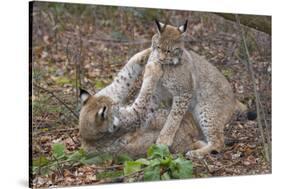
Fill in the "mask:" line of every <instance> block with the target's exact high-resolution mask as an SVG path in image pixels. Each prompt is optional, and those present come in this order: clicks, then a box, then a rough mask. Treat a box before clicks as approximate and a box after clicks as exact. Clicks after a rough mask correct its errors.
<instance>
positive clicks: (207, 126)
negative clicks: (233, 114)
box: [186, 108, 225, 158]
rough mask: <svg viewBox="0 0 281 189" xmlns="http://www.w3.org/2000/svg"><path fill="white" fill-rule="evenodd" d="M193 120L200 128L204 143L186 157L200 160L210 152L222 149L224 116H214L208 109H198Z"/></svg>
mask: <svg viewBox="0 0 281 189" xmlns="http://www.w3.org/2000/svg"><path fill="white" fill-rule="evenodd" d="M195 118H196V120H197V123H198V124H199V127H200V128H201V131H202V134H203V135H204V138H205V140H206V143H205V144H204V143H201V144H202V145H201V146H200V145H199V146H198V147H199V149H196V150H191V151H189V152H187V153H186V156H187V157H188V158H202V157H204V155H206V154H208V153H210V152H212V151H217V152H220V151H221V150H222V149H223V147H224V133H223V128H224V124H225V123H224V121H223V120H224V119H225V118H224V116H221V115H215V114H214V113H213V112H212V111H210V109H208V108H202V109H199V108H198V109H197V112H195ZM198 144H200V142H199V143H198Z"/></svg>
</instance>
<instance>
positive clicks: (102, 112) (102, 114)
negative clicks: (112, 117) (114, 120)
mask: <svg viewBox="0 0 281 189" xmlns="http://www.w3.org/2000/svg"><path fill="white" fill-rule="evenodd" d="M107 110H108V108H107V107H106V106H103V107H102V108H101V109H100V110H99V111H98V115H99V116H100V117H101V118H102V119H105V118H106V116H107Z"/></svg>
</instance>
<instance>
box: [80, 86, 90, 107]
mask: <svg viewBox="0 0 281 189" xmlns="http://www.w3.org/2000/svg"><path fill="white" fill-rule="evenodd" d="M79 96H80V100H81V101H82V103H83V104H84V103H85V102H86V101H87V100H88V99H89V97H90V96H91V95H90V93H89V92H88V91H86V90H84V89H81V88H80V89H79Z"/></svg>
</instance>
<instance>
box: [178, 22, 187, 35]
mask: <svg viewBox="0 0 281 189" xmlns="http://www.w3.org/2000/svg"><path fill="white" fill-rule="evenodd" d="M187 23H188V21H187V20H186V21H185V23H184V24H183V25H181V26H179V27H178V30H179V31H180V32H181V33H185V32H186V30H187Z"/></svg>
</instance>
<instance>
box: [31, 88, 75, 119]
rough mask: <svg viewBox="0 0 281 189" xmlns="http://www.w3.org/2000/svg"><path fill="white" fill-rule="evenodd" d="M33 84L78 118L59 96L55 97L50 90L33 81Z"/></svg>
mask: <svg viewBox="0 0 281 189" xmlns="http://www.w3.org/2000/svg"><path fill="white" fill-rule="evenodd" d="M33 86H34V87H37V88H38V89H40V90H42V91H45V92H46V93H48V94H50V95H51V96H52V97H53V98H55V99H57V101H59V102H60V103H61V104H62V105H63V106H64V107H65V108H66V109H68V110H69V111H70V112H71V113H72V114H73V115H74V117H75V118H77V119H78V118H79V116H78V115H77V114H76V113H75V112H74V111H73V110H72V109H71V108H70V107H69V106H68V105H67V104H66V103H64V102H63V101H62V100H61V99H60V98H59V97H57V96H56V95H55V94H54V93H53V92H52V91H49V90H47V89H45V88H43V87H41V86H39V85H37V84H35V83H33Z"/></svg>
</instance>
